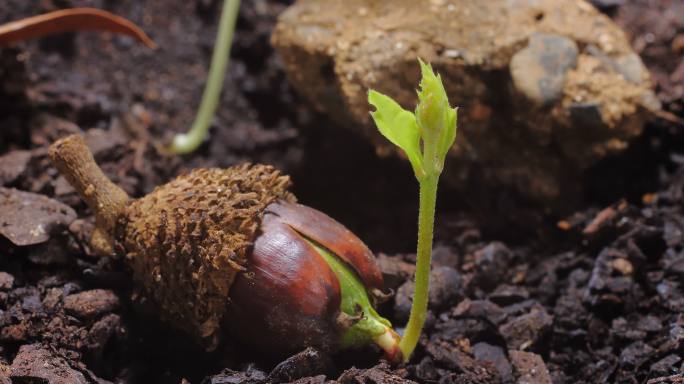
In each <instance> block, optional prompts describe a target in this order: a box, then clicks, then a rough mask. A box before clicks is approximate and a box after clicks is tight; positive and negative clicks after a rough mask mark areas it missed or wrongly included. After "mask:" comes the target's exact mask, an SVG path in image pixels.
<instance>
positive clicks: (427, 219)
mask: <svg viewBox="0 0 684 384" xmlns="http://www.w3.org/2000/svg"><path fill="white" fill-rule="evenodd" d="M438 180H439V174H436V175H435V174H432V175H428V176H426V177H424V178H422V179H421V180H419V181H420V206H419V208H418V250H417V256H416V287H415V290H414V292H413V305H412V306H411V314H410V316H409V321H408V324H406V330H405V331H404V335H403V337H402V338H401V342H400V343H399V348H400V349H401V352H402V354H403V356H404V360H405V361H408V360H409V358H410V357H411V354H412V353H413V350H414V349H415V348H416V345H417V344H418V340H419V339H420V334H421V332H422V330H423V325H424V324H425V317H426V316H427V306H428V293H429V289H430V259H431V258H432V234H433V229H434V224H435V204H436V200H437V182H438Z"/></svg>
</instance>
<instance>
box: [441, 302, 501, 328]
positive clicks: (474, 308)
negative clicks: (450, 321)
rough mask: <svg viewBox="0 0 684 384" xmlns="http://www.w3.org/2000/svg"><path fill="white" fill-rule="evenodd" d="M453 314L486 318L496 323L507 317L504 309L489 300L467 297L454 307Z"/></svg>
mask: <svg viewBox="0 0 684 384" xmlns="http://www.w3.org/2000/svg"><path fill="white" fill-rule="evenodd" d="M452 315H453V316H454V317H457V318H458V317H464V318H480V319H486V320H487V321H489V322H490V323H492V324H494V325H497V324H499V323H501V322H502V321H503V320H504V319H505V318H506V314H505V313H504V311H503V309H501V307H499V306H498V305H496V304H494V303H492V302H491V301H489V300H470V299H465V300H463V301H461V302H460V303H458V306H456V308H454V309H453V311H452Z"/></svg>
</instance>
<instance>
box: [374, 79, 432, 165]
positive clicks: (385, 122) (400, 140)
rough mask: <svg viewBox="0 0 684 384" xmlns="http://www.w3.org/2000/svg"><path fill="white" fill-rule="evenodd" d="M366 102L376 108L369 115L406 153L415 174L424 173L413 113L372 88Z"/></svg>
mask: <svg viewBox="0 0 684 384" xmlns="http://www.w3.org/2000/svg"><path fill="white" fill-rule="evenodd" d="M368 102H369V103H370V104H371V105H373V106H374V107H375V109H376V110H375V111H374V112H371V116H372V117H373V120H374V121H375V125H376V126H377V127H378V130H379V131H380V133H381V134H382V135H383V136H385V137H386V138H387V140H389V141H390V142H392V144H394V145H396V146H397V147H399V148H401V149H402V150H403V151H404V153H406V156H407V157H408V159H409V162H410V163H411V166H412V167H413V171H414V172H415V173H416V176H417V177H421V176H422V174H423V173H424V172H423V161H422V158H421V153H420V132H419V130H418V124H417V123H416V117H415V115H414V114H413V113H411V112H409V111H407V110H405V109H403V108H402V107H401V106H400V105H399V104H398V103H397V102H396V101H394V100H392V98H390V97H389V96H386V95H383V94H382V93H380V92H377V91H374V90H372V89H371V90H369V91H368Z"/></svg>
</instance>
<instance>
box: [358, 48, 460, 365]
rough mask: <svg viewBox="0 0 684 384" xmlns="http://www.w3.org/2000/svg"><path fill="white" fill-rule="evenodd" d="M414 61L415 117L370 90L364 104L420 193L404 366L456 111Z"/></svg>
mask: <svg viewBox="0 0 684 384" xmlns="http://www.w3.org/2000/svg"><path fill="white" fill-rule="evenodd" d="M418 62H419V63H420V69H421V73H422V79H421V81H420V91H419V92H418V99H419V102H418V106H417V107H416V111H415V113H412V112H409V111H407V110H405V109H403V108H402V107H401V106H400V105H399V104H398V103H397V102H395V101H394V100H392V99H391V98H390V97H388V96H385V95H383V94H381V93H379V92H376V91H374V90H372V89H371V90H370V91H369V92H368V102H369V103H370V104H372V105H373V106H374V107H375V109H376V110H375V111H374V112H371V115H372V117H373V120H374V121H375V125H376V126H377V127H378V130H379V131H380V133H381V134H382V135H383V136H385V138H387V139H388V140H389V141H390V142H392V143H393V144H394V145H396V146H397V147H399V148H401V149H402V150H403V151H404V153H406V156H407V157H408V160H409V162H410V163H411V166H412V167H413V172H414V173H415V175H416V179H417V180H418V183H419V189H420V203H419V210H418V247H417V251H416V253H417V257H416V277H415V280H416V288H415V291H414V294H413V305H412V307H411V314H410V316H409V321H408V324H407V325H406V330H405V331H404V335H403V337H402V339H401V342H400V344H399V348H400V349H401V352H402V355H403V356H404V360H405V361H408V359H409V358H410V357H411V354H412V353H413V350H414V349H415V348H416V345H417V344H418V340H419V339H420V334H421V332H422V329H423V324H424V323H425V317H426V315H427V304H428V293H429V287H430V260H431V258H432V237H433V228H434V221H435V202H436V199H437V183H438V181H439V175H440V174H441V173H442V169H443V167H444V159H445V157H446V155H447V152H448V151H449V148H451V146H452V145H453V143H454V141H455V139H456V112H457V108H451V107H450V106H449V100H448V98H447V94H446V91H445V90H444V85H443V84H442V79H441V78H440V76H439V75H435V73H434V72H433V70H432V66H430V65H429V64H425V63H424V62H423V61H422V60H420V59H418Z"/></svg>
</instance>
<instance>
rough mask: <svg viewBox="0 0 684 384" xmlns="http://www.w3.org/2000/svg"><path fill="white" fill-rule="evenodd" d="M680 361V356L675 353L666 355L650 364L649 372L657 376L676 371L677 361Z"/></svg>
mask: <svg viewBox="0 0 684 384" xmlns="http://www.w3.org/2000/svg"><path fill="white" fill-rule="evenodd" d="M680 361H682V358H681V357H679V356H677V355H675V354H671V355H667V356H665V357H663V358H662V359H660V360H658V361H657V362H655V363H653V364H651V374H652V375H654V376H655V375H657V376H667V375H671V374H673V373H677V368H675V367H676V366H677V363H679V362H680Z"/></svg>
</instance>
